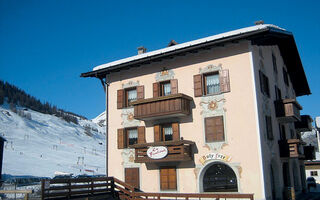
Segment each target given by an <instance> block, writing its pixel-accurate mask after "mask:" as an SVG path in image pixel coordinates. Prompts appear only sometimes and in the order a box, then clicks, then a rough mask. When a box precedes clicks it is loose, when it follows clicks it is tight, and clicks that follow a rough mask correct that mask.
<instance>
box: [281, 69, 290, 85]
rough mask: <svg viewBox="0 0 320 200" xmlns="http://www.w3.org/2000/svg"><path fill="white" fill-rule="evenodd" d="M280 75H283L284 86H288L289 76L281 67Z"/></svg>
mask: <svg viewBox="0 0 320 200" xmlns="http://www.w3.org/2000/svg"><path fill="white" fill-rule="evenodd" d="M282 74H283V81H284V83H285V84H286V86H289V75H288V71H287V70H286V69H285V68H284V67H282Z"/></svg>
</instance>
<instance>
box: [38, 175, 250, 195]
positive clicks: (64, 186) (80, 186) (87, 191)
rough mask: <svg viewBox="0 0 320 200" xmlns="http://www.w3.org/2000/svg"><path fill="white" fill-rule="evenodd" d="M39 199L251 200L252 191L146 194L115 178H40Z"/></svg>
mask: <svg viewBox="0 0 320 200" xmlns="http://www.w3.org/2000/svg"><path fill="white" fill-rule="evenodd" d="M41 187H42V200H52V199H81V198H82V199H88V198H90V197H94V196H105V197H110V196H111V197H112V198H114V199H121V200H148V199H149V200H150V199H156V200H164V199H165V200H168V199H175V200H178V199H179V200H191V199H197V200H201V199H215V200H220V199H250V200H253V194H238V193H233V194H210V193H146V192H141V191H138V189H137V188H134V187H132V186H131V185H129V184H127V183H125V182H123V181H121V180H119V179H117V178H114V177H99V178H79V179H52V180H43V181H42V183H41Z"/></svg>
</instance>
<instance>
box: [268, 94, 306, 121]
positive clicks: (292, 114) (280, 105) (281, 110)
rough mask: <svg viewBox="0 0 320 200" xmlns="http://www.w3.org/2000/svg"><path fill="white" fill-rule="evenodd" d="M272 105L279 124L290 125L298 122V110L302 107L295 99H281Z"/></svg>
mask: <svg viewBox="0 0 320 200" xmlns="http://www.w3.org/2000/svg"><path fill="white" fill-rule="evenodd" d="M274 103H275V110H276V116H277V118H278V120H279V122H281V123H290V122H295V121H300V110H301V109H302V107H301V106H300V104H299V103H298V102H297V101H296V100H295V99H282V100H277V101H275V102H274Z"/></svg>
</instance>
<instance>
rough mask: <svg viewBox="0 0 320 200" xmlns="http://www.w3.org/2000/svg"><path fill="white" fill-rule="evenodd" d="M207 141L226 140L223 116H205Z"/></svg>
mask: <svg viewBox="0 0 320 200" xmlns="http://www.w3.org/2000/svg"><path fill="white" fill-rule="evenodd" d="M205 133H206V142H217V141H224V126H223V117H222V116H218V117H209V118H205Z"/></svg>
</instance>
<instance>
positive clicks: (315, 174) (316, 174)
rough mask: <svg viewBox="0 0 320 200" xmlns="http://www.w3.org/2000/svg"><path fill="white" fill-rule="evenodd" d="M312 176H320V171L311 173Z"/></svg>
mask: <svg viewBox="0 0 320 200" xmlns="http://www.w3.org/2000/svg"><path fill="white" fill-rule="evenodd" d="M310 175H311V176H318V171H311V172H310Z"/></svg>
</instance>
